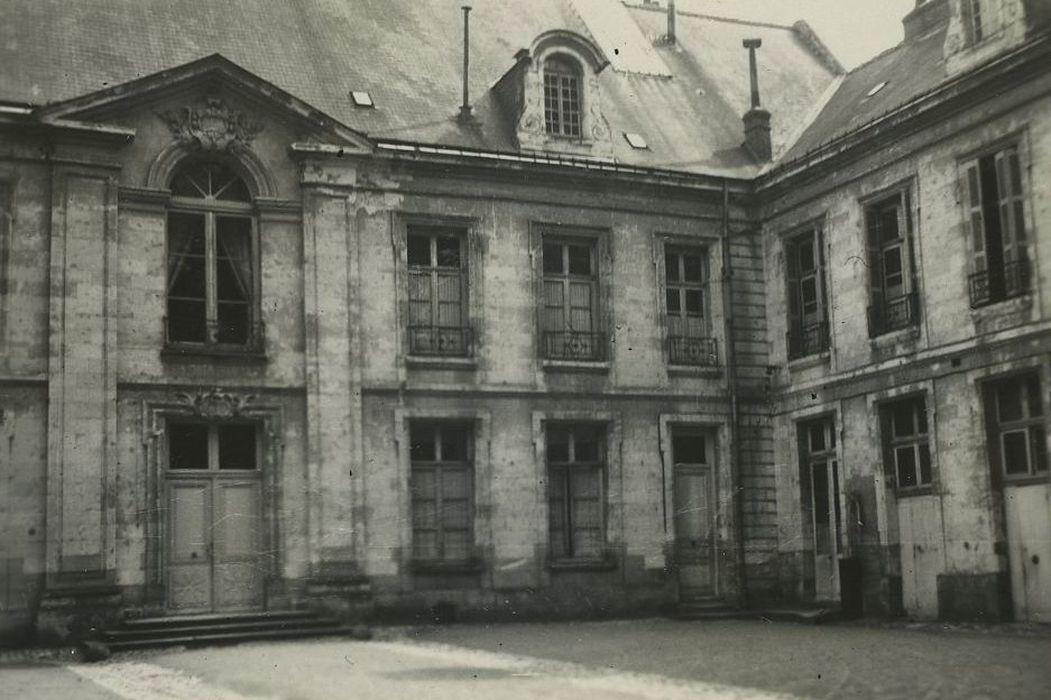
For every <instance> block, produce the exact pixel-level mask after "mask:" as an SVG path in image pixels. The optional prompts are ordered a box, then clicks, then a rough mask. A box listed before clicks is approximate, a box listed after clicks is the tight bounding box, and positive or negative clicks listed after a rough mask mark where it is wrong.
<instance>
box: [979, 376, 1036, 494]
mask: <svg viewBox="0 0 1051 700" xmlns="http://www.w3.org/2000/svg"><path fill="white" fill-rule="evenodd" d="M985 410H986V416H987V418H988V421H989V426H990V444H989V452H990V458H991V460H992V462H993V472H994V475H995V476H996V477H997V478H998V479H1000V478H1002V479H1006V480H1011V479H1019V478H1025V477H1029V476H1035V475H1038V474H1043V473H1045V472H1046V471H1047V463H1048V458H1047V439H1046V433H1045V432H1044V408H1043V405H1042V404H1041V397H1040V376H1039V375H1038V374H1037V373H1036V372H1030V373H1027V374H1023V375H1018V376H1014V377H1009V378H1007V379H1001V380H999V381H995V382H991V383H989V385H987V387H986V409H985Z"/></svg>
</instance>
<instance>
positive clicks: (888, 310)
mask: <svg viewBox="0 0 1051 700" xmlns="http://www.w3.org/2000/svg"><path fill="white" fill-rule="evenodd" d="M911 227H912V222H911V219H910V217H909V196H908V195H907V194H906V193H899V194H895V195H894V196H892V197H888V198H886V199H884V200H881V201H879V202H876V203H874V204H871V205H869V206H868V207H866V208H865V228H866V229H867V235H868V249H869V283H870V284H871V286H872V290H871V302H872V303H871V305H870V306H869V335H872V336H877V335H880V334H883V333H887V332H889V331H893V330H898V329H900V328H906V327H908V326H911V325H914V324H915V323H917V321H918V320H919V318H918V316H919V314H918V303H917V296H916V292H915V285H914V284H913V262H912V237H911V235H910V234H911Z"/></svg>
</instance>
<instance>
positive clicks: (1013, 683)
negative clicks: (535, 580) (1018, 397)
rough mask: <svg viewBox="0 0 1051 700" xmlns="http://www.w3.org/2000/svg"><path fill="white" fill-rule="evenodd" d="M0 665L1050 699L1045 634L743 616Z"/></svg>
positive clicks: (745, 694)
mask: <svg viewBox="0 0 1051 700" xmlns="http://www.w3.org/2000/svg"><path fill="white" fill-rule="evenodd" d="M11 658H12V657H9V661H8V662H6V663H2V664H0V698H5V699H6V698H20V699H21V698H27V699H31V698H33V699H35V698H55V699H56V700H80V699H81V698H84V699H85V700H174V699H176V698H192V699H193V700H270V699H277V698H280V699H282V700H322V699H324V700H328V699H329V698H351V697H353V698H355V700H357V699H359V698H360V699H362V700H371V699H373V698H419V700H423V698H427V700H430V699H431V698H434V699H436V700H441V699H442V698H462V697H465V696H467V697H471V696H475V695H478V696H486V697H489V698H493V699H494V700H503V699H507V700H517V699H518V698H538V697H540V698H545V699H546V700H560V699H562V698H567V699H572V700H582V699H583V698H624V699H627V698H644V699H647V700H649V699H652V700H665V699H666V700H677V699H678V698H712V699H719V700H723V699H726V700H730V699H736V698H759V699H760V700H767V699H772V698H787V697H799V698H953V699H954V700H955V699H956V698H990V699H991V698H997V699H1000V698H1005V699H1008V698H1018V699H1019V700H1021V699H1023V698H1025V699H1026V700H1028V699H1030V698H1051V633H1049V632H1048V631H1047V630H1042V631H1040V630H1038V631H1029V632H1026V631H1025V630H1023V631H1022V632H1021V633H1020V632H1019V631H1018V630H1017V629H1013V628H1011V629H994V630H989V629H974V630H952V631H945V630H942V629H940V628H938V627H937V626H933V625H930V626H922V627H921V628H920V629H907V628H902V627H901V626H895V627H878V626H877V627H872V626H870V627H864V626H857V625H825V626H817V627H811V626H804V625H795V624H788V623H763V622H745V621H725V622H705V623H686V622H673V621H667V620H635V621H619V622H597V623H576V624H571V623H559V624H517V625H499V626H475V625H464V626H450V627H442V628H428V629H425V630H415V631H414V630H404V629H402V630H386V631H383V632H381V634H380V635H379V639H378V640H377V641H372V642H355V641H342V640H328V641H326V640H318V641H306V642H296V643H258V644H247V645H241V646H238V647H226V648H213V649H200V650H182V649H173V650H167V651H160V652H139V653H135V654H123V655H117V656H115V657H114V658H113V659H111V660H110V661H108V662H105V663H100V664H80V663H66V662H63V661H51V662H32V661H30V660H29V659H28V658H23V659H22V660H21V661H20V662H19V661H18V657H17V656H16V657H14V659H13V661H14V662H12V660H11Z"/></svg>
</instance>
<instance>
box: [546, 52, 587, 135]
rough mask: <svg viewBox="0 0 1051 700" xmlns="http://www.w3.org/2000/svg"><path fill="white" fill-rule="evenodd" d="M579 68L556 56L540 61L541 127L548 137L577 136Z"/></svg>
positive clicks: (578, 131) (578, 132) (578, 124)
mask: <svg viewBox="0 0 1051 700" xmlns="http://www.w3.org/2000/svg"><path fill="white" fill-rule="evenodd" d="M580 73H581V71H580V68H579V66H578V65H577V64H576V63H575V62H574V61H573V60H572V59H570V58H567V57H565V56H561V55H556V56H551V57H549V58H548V59H547V60H546V61H544V123H545V127H546V130H547V133H548V134H551V135H552V136H568V137H571V138H580V136H581V128H580V121H581V117H580V115H581V108H580V103H581V99H580V83H581V80H580Z"/></svg>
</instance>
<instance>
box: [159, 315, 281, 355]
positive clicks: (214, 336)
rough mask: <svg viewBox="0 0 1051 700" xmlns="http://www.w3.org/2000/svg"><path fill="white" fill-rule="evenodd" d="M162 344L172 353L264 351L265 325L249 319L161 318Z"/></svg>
mask: <svg viewBox="0 0 1051 700" xmlns="http://www.w3.org/2000/svg"><path fill="white" fill-rule="evenodd" d="M164 347H165V350H166V351H169V352H173V353H185V354H193V353H212V354H223V355H242V354H243V355H261V354H263V353H264V352H265V351H266V325H265V324H264V323H263V322H262V321H254V322H249V323H235V324H230V323H220V322H219V321H205V322H204V323H187V322H186V321H179V322H173V319H171V318H170V317H167V316H166V317H165V318H164Z"/></svg>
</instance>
